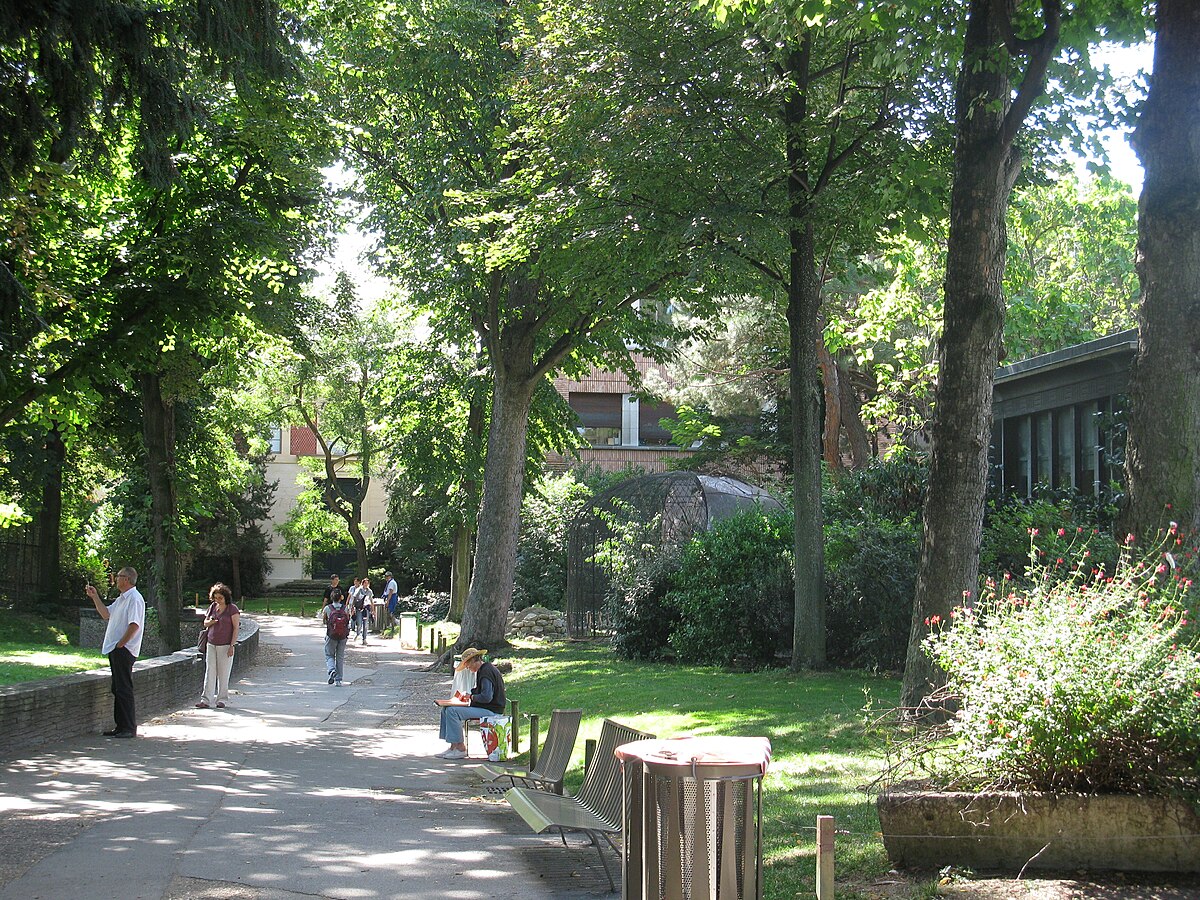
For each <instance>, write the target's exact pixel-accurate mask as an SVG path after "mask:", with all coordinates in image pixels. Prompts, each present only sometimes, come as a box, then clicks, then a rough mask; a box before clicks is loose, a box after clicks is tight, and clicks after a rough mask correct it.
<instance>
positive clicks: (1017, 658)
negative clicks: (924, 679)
mask: <svg viewBox="0 0 1200 900" xmlns="http://www.w3.org/2000/svg"><path fill="white" fill-rule="evenodd" d="M1035 539H1036V538H1035ZM1073 551H1074V552H1073V553H1072V557H1073V559H1072V561H1071V562H1067V561H1066V560H1065V559H1063V558H1062V557H1056V558H1055V559H1053V560H1049V561H1047V560H1046V558H1045V557H1041V556H1039V553H1038V549H1037V547H1036V544H1035V545H1034V546H1033V549H1032V552H1031V554H1030V569H1029V571H1028V572H1027V575H1029V576H1032V577H1030V578H1029V579H1028V581H1027V582H1026V584H1027V585H1029V586H1028V587H1026V588H1024V589H1020V590H1018V589H1016V588H1012V587H1011V585H1012V584H1013V582H1011V581H1004V580H1002V581H1001V582H999V583H994V582H989V584H988V589H987V591H986V592H985V593H984V594H983V595H982V596H981V597H980V601H979V603H978V604H977V605H976V606H975V608H973V609H972V608H960V609H957V610H955V611H954V613H953V614H952V621H950V622H948V623H940V622H933V623H931V624H932V625H934V626H941V627H935V630H934V632H933V633H932V634H931V635H930V636H929V638H928V639H927V641H926V650H927V652H928V653H929V654H930V655H931V657H932V658H933V660H934V661H936V662H937V664H938V665H939V666H941V667H942V668H943V669H944V670H945V671H946V672H947V674H948V682H947V685H946V689H945V690H946V693H947V697H948V699H950V700H951V702H952V704H954V705H956V706H957V712H956V715H955V716H954V717H953V719H951V721H950V722H949V723H948V726H947V727H948V729H949V734H950V737H951V738H952V741H951V742H950V747H951V749H950V751H949V754H948V755H947V756H945V757H943V758H942V759H941V762H940V766H939V768H942V771H943V773H949V775H950V780H951V781H953V782H954V783H955V784H956V785H960V786H972V787H981V786H984V785H987V786H993V787H999V788H1021V789H1028V790H1047V791H1084V792H1125V793H1164V792H1172V791H1181V790H1182V791H1186V792H1189V793H1193V794H1196V793H1200V727H1198V726H1200V644H1198V641H1197V631H1196V627H1195V625H1194V619H1195V613H1196V591H1194V590H1193V588H1192V582H1191V580H1190V579H1189V578H1188V577H1187V576H1186V575H1185V574H1184V571H1185V569H1188V568H1194V566H1195V548H1191V549H1186V548H1185V546H1184V543H1183V539H1182V538H1181V537H1180V536H1179V535H1178V534H1177V533H1176V528H1175V527H1174V526H1172V528H1171V531H1170V534H1169V535H1167V536H1166V538H1165V540H1164V542H1163V543H1162V544H1160V545H1158V546H1157V547H1155V548H1154V549H1152V550H1151V551H1149V552H1147V553H1141V554H1139V553H1138V552H1136V550H1135V548H1134V545H1133V543H1132V538H1131V539H1130V540H1129V541H1127V543H1126V546H1125V548H1124V550H1123V552H1122V553H1121V555H1120V559H1119V562H1118V563H1117V564H1116V566H1115V569H1114V570H1113V571H1111V572H1109V571H1106V570H1105V569H1104V568H1097V567H1095V566H1093V564H1092V562H1091V557H1090V556H1089V551H1088V549H1087V547H1086V546H1077V547H1075V548H1073ZM1064 566H1067V567H1068V568H1070V572H1069V574H1068V576H1067V577H1065V578H1064V577H1063V575H1062V568H1063V567H1064ZM1056 570H1057V571H1056ZM945 766H949V768H944V767H945Z"/></svg>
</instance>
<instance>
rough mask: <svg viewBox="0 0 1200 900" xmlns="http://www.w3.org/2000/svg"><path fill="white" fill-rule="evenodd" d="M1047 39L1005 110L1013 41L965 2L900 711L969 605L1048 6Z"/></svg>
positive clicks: (936, 676) (936, 680)
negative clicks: (927, 454)
mask: <svg viewBox="0 0 1200 900" xmlns="http://www.w3.org/2000/svg"><path fill="white" fill-rule="evenodd" d="M1043 14H1044V20H1045V30H1044V33H1043V35H1042V37H1041V38H1040V39H1038V40H1037V41H1034V42H1027V45H1028V47H1027V49H1028V48H1032V52H1031V61H1030V63H1029V66H1028V70H1027V72H1026V76H1025V79H1024V81H1023V82H1022V84H1021V87H1020V90H1019V92H1018V94H1017V97H1016V98H1015V99H1013V100H1011V102H1010V97H1011V93H1012V92H1011V86H1010V84H1009V80H1008V71H1009V57H1008V50H1007V48H1006V44H1005V39H1004V36H1005V35H1006V34H1009V35H1011V30H1012V28H1011V21H1010V19H1009V16H1010V10H1009V6H1008V4H1007V3H1006V2H1005V0H971V4H970V11H969V14H968V15H969V18H968V22H967V31H966V36H965V40H964V46H963V63H962V67H961V69H960V71H959V79H958V85H957V89H956V96H955V117H956V120H957V121H956V123H955V128H956V131H957V139H956V142H955V147H954V188H953V191H952V193H951V198H950V235H949V244H948V252H947V257H946V290H945V311H944V315H943V327H942V335H941V338H940V339H939V341H938V367H939V372H938V384H937V389H936V393H935V401H934V402H935V407H934V415H933V426H932V437H933V452H932V458H931V462H930V471H929V490H928V491H927V493H926V496H925V505H924V510H923V514H922V522H923V527H924V537H923V540H922V544H921V557H920V561H919V563H918V566H917V587H916V598H915V601H914V603H913V616H912V626H911V628H910V632H909V642H908V657H907V660H906V663H905V667H904V683H903V688H902V693H901V705H902V706H903V707H905V708H907V709H910V710H911V709H915V708H917V707H918V706H919V705H920V704H921V702H922V701H923V700H924V698H925V697H926V696H928V694H929V692H930V691H931V690H932V689H933V688H935V687H936V686H938V685H939V684H941V683H942V682H943V680H944V673H942V672H941V670H940V669H938V668H937V667H936V666H934V664H933V663H932V661H931V660H930V659H929V658H928V657H927V656H926V655H925V653H924V650H923V648H922V642H923V641H924V639H925V636H926V635H927V634H928V633H929V629H930V623H931V622H932V620H933V619H934V617H938V618H940V619H943V620H947V619H948V617H949V614H950V611H951V610H952V609H953V608H954V607H955V606H957V605H959V604H961V603H962V602H963V598H964V596H967V597H970V596H973V595H974V593H975V590H976V586H977V583H978V580H979V543H980V535H981V532H982V528H983V505H984V497H985V494H986V491H987V473H988V464H987V462H988V443H989V441H990V438H991V428H992V384H993V379H994V377H995V370H996V366H997V365H998V364H999V361H1000V344H1001V339H1002V337H1003V331H1004V309H1005V307H1004V290H1003V285H1002V280H1003V277H1004V252H1005V243H1006V234H1005V229H1004V213H1005V209H1006V207H1007V205H1008V198H1009V194H1010V193H1011V192H1012V187H1013V184H1014V183H1015V181H1016V178H1017V175H1018V173H1019V172H1020V165H1021V163H1020V156H1019V154H1018V152H1017V151H1016V148H1015V147H1014V144H1013V141H1014V138H1015V137H1016V133H1017V131H1018V129H1019V128H1020V125H1021V123H1022V122H1023V121H1024V118H1025V115H1026V114H1027V113H1028V110H1029V107H1030V106H1031V105H1032V103H1033V100H1034V99H1035V98H1036V97H1037V96H1038V95H1040V94H1041V92H1042V89H1043V87H1044V84H1045V66H1046V64H1047V63H1048V61H1049V59H1050V57H1051V55H1052V54H1053V50H1054V46H1055V45H1056V44H1057V41H1058V17H1057V4H1056V2H1055V0H1043Z"/></svg>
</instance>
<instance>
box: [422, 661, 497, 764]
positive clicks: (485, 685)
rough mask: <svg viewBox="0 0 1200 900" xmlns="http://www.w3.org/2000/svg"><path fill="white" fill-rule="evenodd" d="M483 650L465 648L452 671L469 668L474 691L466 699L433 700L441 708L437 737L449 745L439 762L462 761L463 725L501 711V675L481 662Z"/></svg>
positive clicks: (463, 755)
mask: <svg viewBox="0 0 1200 900" xmlns="http://www.w3.org/2000/svg"><path fill="white" fill-rule="evenodd" d="M486 653H487V651H486V650H477V649H476V648H474V647H468V648H467V649H466V650H464V651H463V652H462V660H461V661H460V662H459V664H458V667H457V669H456V670H455V671H457V672H461V671H462V670H464V669H470V670H471V671H472V672H474V673H475V688H474V689H473V690H472V691H471V694H470V697H469V699H467V700H435V701H434V702H435V703H437V705H438V706H440V707H441V708H442V721H441V725H440V727H439V729H438V737H440V738H441V739H442V740H443V741H447V742H449V744H450V746H449V747H447V748H446V749H445V750H443V751H442V752H441V753H438V754H437V756H438V757H440V758H441V759H466V758H467V742H466V740H465V739H464V736H463V722H465V721H466V720H467V719H480V718H483V717H484V716H494V715H498V714H500V713H502V712H504V700H505V698H504V676H502V675H501V674H500V670H499V669H497V668H496V667H495V666H494V665H492V664H491V663H490V662H484V659H483V658H484V654H486Z"/></svg>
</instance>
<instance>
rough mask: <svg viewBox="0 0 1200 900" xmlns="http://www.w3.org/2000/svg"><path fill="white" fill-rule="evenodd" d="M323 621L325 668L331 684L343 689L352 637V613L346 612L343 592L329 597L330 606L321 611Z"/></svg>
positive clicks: (335, 592) (337, 592)
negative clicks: (344, 668) (347, 651)
mask: <svg viewBox="0 0 1200 900" xmlns="http://www.w3.org/2000/svg"><path fill="white" fill-rule="evenodd" d="M321 621H322V622H324V623H325V668H326V669H328V670H329V684H336V685H337V686H338V687H341V685H342V667H343V665H344V664H345V661H346V642H347V640H348V639H349V637H350V613H348V612H347V611H346V598H345V597H343V596H342V592H341V591H338V590H335V591H334V592H333V593H332V594H330V595H329V605H328V606H326V607H325V609H323V610H322V611H321Z"/></svg>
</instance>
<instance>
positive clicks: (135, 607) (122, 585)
mask: <svg viewBox="0 0 1200 900" xmlns="http://www.w3.org/2000/svg"><path fill="white" fill-rule="evenodd" d="M137 577H138V576H137V569H134V568H133V567H132V566H126V567H125V568H123V569H121V570H120V571H118V572H117V574H116V577H115V579H114V580H115V582H116V588H117V590H118V591H120V595H119V596H118V597H117V599H116V600H114V601H113V603H112V605H111V606H105V605H104V601H103V600H101V599H100V593H99V591H97V590H96V587H95V585H91V584H89V585H88V586H87V588H86V593H87V595H88V599H90V600H91V601H92V604H93V605H94V606H95V607H96V612H98V613H99V614H100V618H102V619H104V620H105V621H106V622H107V623H108V626H107V627H106V628H105V629H104V643H103V645H101V647H100V652H102V653H104V654H106V655H107V656H108V668H109V670H110V671H111V672H112V694H113V720H114V721H115V723H116V727H115V728H112V729H109V730H108V731H106V732H104V735H105V737H114V738H132V737H137V710H136V709H135V706H134V696H133V663H134V661H135V660H137V657H138V654H139V653H140V652H141V651H142V634H143V632H144V631H145V630H146V601H145V600H144V599H143V598H142V595H141V593H140V592H139V591H138V589H137Z"/></svg>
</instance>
